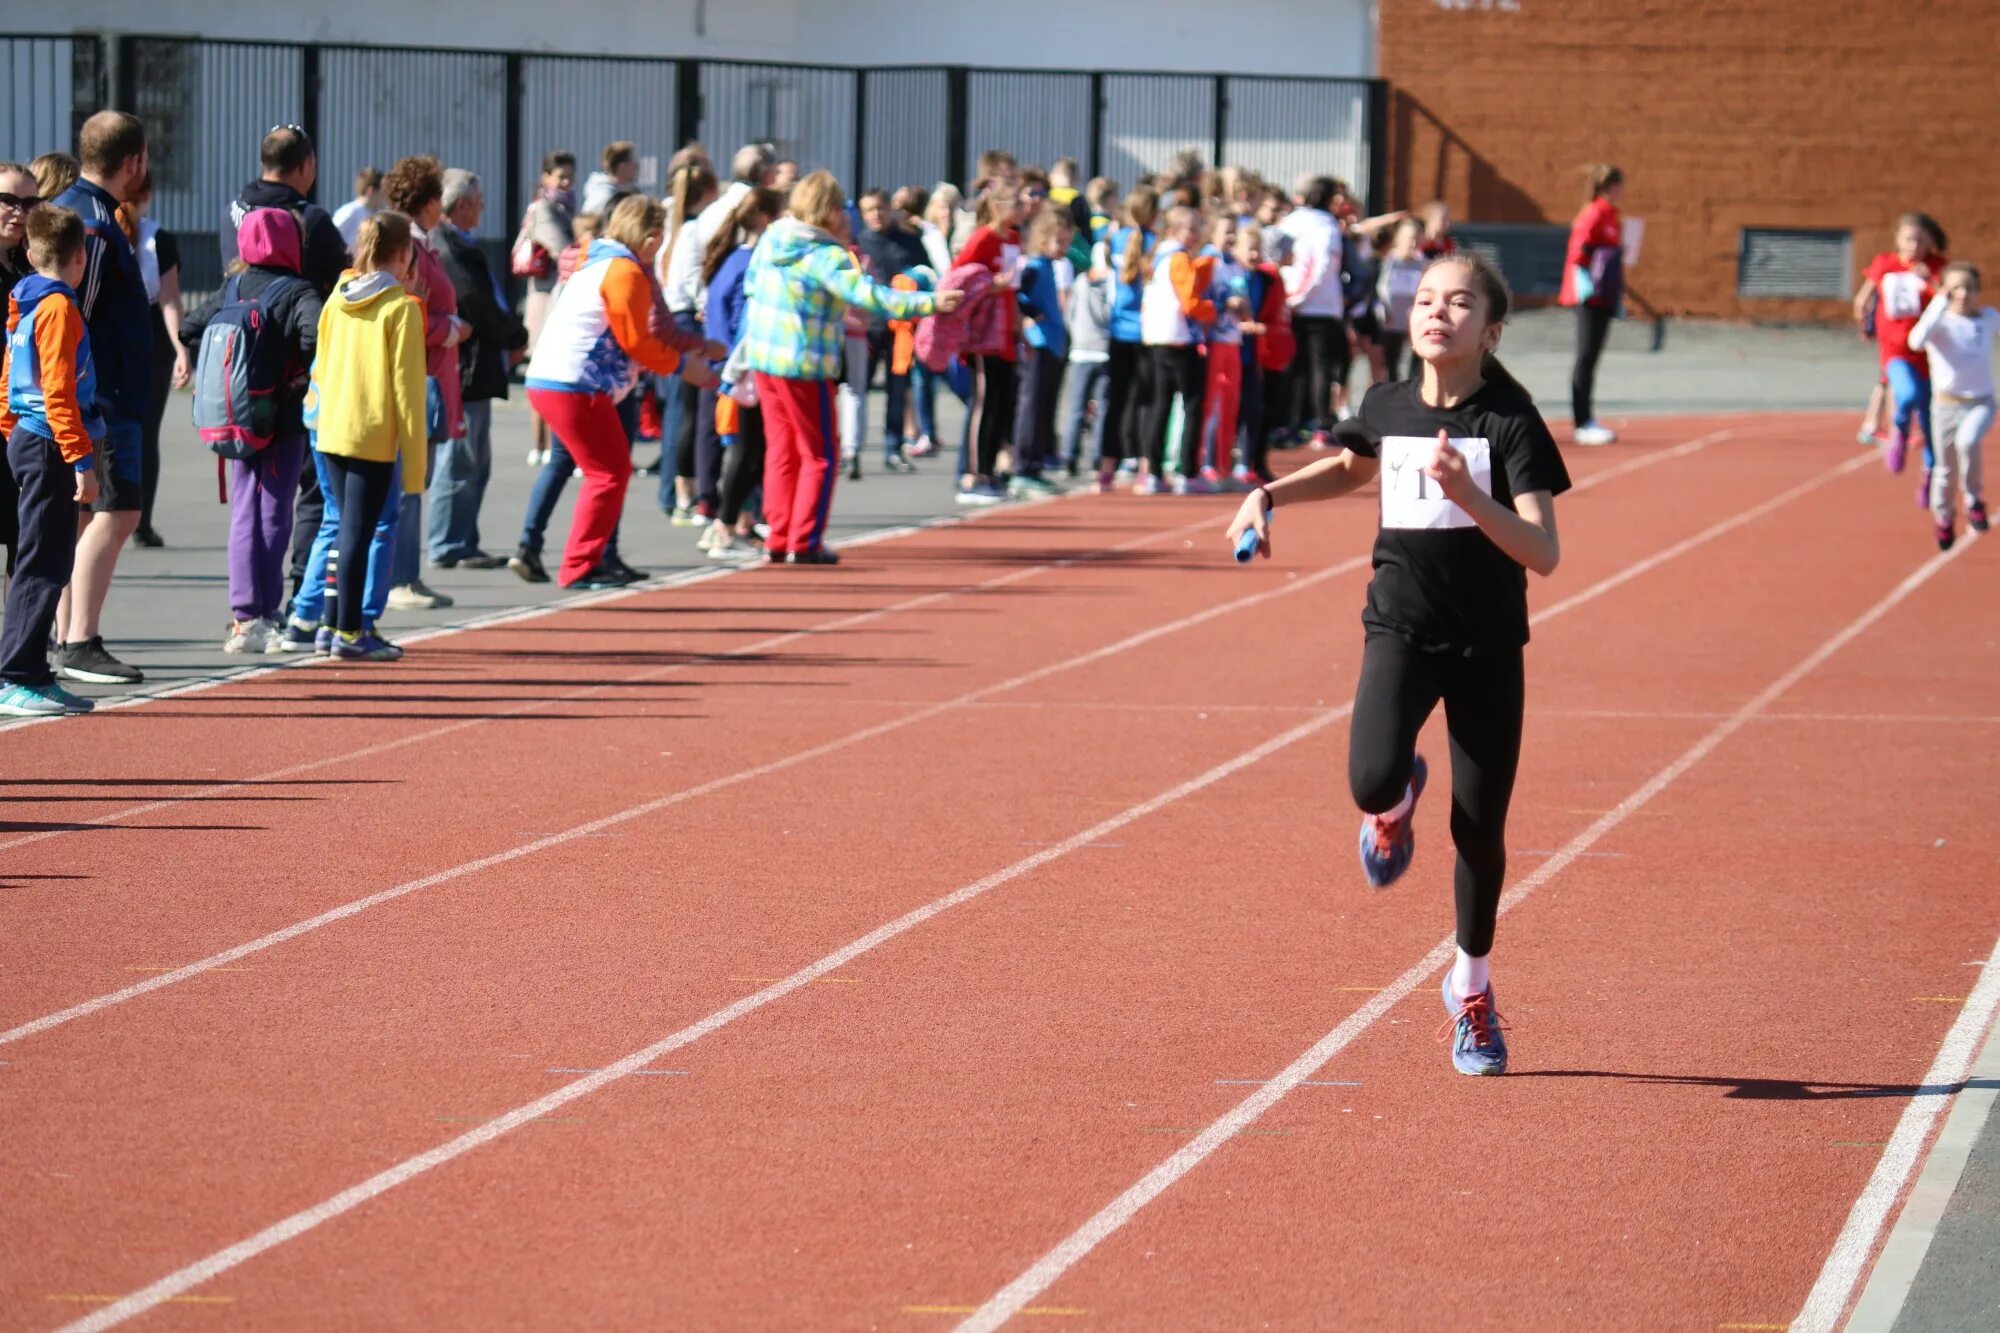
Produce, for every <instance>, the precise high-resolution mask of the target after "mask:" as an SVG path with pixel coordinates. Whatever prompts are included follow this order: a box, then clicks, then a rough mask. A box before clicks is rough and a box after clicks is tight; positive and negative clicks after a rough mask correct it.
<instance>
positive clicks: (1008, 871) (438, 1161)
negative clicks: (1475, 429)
mask: <svg viewBox="0 0 2000 1333" xmlns="http://www.w3.org/2000/svg"><path fill="white" fill-rule="evenodd" d="M1363 559H1364V560H1365V559H1366V558H1365V557H1364V558H1363ZM1356 563H1359V562H1355V561H1350V562H1348V565H1353V564H1356ZM1348 565H1341V566H1335V567H1334V568H1332V569H1328V570H1325V571H1322V572H1321V573H1320V574H1318V575H1313V576H1311V577H1312V578H1313V579H1318V578H1322V577H1327V576H1330V575H1332V574H1334V573H1336V572H1339V571H1340V570H1343V569H1345V568H1347V567H1348ZM1612 577H1614V578H1616V577H1618V576H1617V575H1613V576H1612ZM1307 581H1308V580H1307V579H1299V580H1296V581H1293V582H1289V583H1286V584H1285V585H1283V586H1282V587H1279V588H1277V589H1273V590H1271V591H1269V592H1265V593H1259V594H1257V595H1256V597H1255V598H1254V599H1246V601H1249V600H1259V601H1261V600H1268V599H1270V598H1273V597H1278V596H1283V595H1284V594H1285V593H1286V592H1288V591H1296V590H1298V588H1299V586H1300V585H1301V584H1303V583H1306V582H1307ZM1550 614H1551V613H1550V612H1544V613H1542V614H1541V615H1539V616H1536V617H1534V618H1533V620H1534V622H1535V623H1539V622H1541V621H1545V620H1547V619H1548V618H1549V615H1550ZM1147 633H1148V634H1149V635H1151V636H1153V637H1157V631H1148V632H1147ZM1099 651H1100V654H1102V652H1103V650H1099ZM1052 670H1053V669H1052V668H1044V669H1043V670H1042V671H1041V672H1040V673H1036V674H1041V675H1046V674H1051V673H1052ZM1353 710H1354V705H1353V703H1352V702H1349V703H1345V704H1342V705H1340V706H1339V707H1337V708H1330V709H1327V710H1326V711H1325V712H1323V713H1320V714H1319V715H1318V716H1316V717H1312V718H1308V719H1307V720H1305V721H1303V722H1301V723H1299V724H1298V725H1296V726H1294V727H1292V728H1290V729H1289V730H1287V731H1284V732H1280V733H1279V734H1278V735H1276V736H1274V737H1272V738H1271V739H1269V740H1267V741H1265V742H1263V743H1262V744H1261V745H1258V746H1256V747H1254V748H1252V749H1249V750H1246V751H1244V752H1243V753H1242V754H1239V755H1237V756H1236V757H1235V758H1234V759H1229V760H1226V761H1224V762H1223V763H1221V764H1218V765H1216V766H1215V767H1214V768H1211V769H1209V770H1208V771H1207V772H1205V773H1202V774H1200V775H1198V776H1196V777H1193V778H1190V779H1189V780H1188V781H1186V782H1183V783H1181V784H1180V785H1179V786H1177V787H1173V788H1170V789H1168V790H1167V791H1164V792H1161V793H1160V794H1159V795H1157V796H1154V797H1153V798H1151V799H1150V800H1147V801H1143V802H1141V803H1139V804H1138V805H1134V806H1130V807H1128V808H1127V809H1125V810H1123V811H1121V812H1120V813H1118V814H1116V815H1113V816H1112V817H1111V818H1109V819H1106V820H1104V821H1103V822H1101V823H1098V824H1095V825H1093V826H1091V827H1090V828H1087V829H1084V830H1083V831H1082V832H1081V833H1076V834H1073V835H1071V836H1070V837H1068V838H1065V839H1064V840H1063V841H1062V842H1059V843H1057V844H1055V845H1054V846H1052V847H1048V848H1045V849H1043V850H1041V851H1039V852H1036V853H1034V854H1033V855H1031V856H1027V857H1024V858H1022V859H1021V860H1019V861H1016V862H1014V863H1013V864H1012V865H1010V866H1007V867H1005V868H1004V869H1002V870H998V871H995V872H994V873H993V874H991V875H988V876H986V877H985V878H984V879H981V880H976V881H974V882H973V883H971V884H968V885H966V886H965V887H963V888H961V889H958V890H956V891H955V892H953V893H950V894H947V895H946V896H945V897H942V898H937V899H934V900H932V901H931V902H929V903H926V904H925V905H923V906H922V907H918V908H915V909H913V910H911V911H909V912H907V913H905V914H904V915H902V916H900V917H898V918H896V919H895V920H894V921H891V922H889V923H888V924H886V925H883V926H880V927H877V928H876V929H875V930H873V931H871V932H869V933H868V934H866V935H864V936H862V937H861V938H860V939H858V940H855V941H853V942H852V943H850V944H848V945H846V946H845V947H844V948H841V949H837V950H835V951H834V952H832V953H830V954H827V955H826V956H825V957H823V958H821V959H819V960H818V961H817V962H813V963H808V964H807V965H806V966H804V967H802V968H800V969H799V970H798V971H796V972H794V973H792V974H791V975H790V976H789V977H786V978H785V979H784V980H782V981H778V982H774V983H772V984H771V985H769V986H766V987H765V988H764V989H762V990H760V991H757V992H755V993H753V994H751V995H747V996H745V997H744V998H743V999H741V1000H738V1001H736V1003H734V1004H732V1005H729V1006H728V1007H727V1008H724V1009H719V1010H717V1011H716V1012H714V1013H712V1014H710V1015H709V1016H708V1017H707V1018H704V1019H702V1020H701V1021H699V1022H697V1023H695V1024H693V1025H691V1026H689V1027H685V1028H682V1029H681V1030H680V1031H679V1032H676V1033H674V1034H672V1035H671V1036H668V1037H664V1038H662V1039H661V1040H659V1041H657V1042H655V1043H654V1044H652V1045H651V1046H647V1047H644V1048H642V1049H640V1050H637V1051H634V1052H633V1053H632V1054H630V1055H628V1056H626V1057H625V1058H624V1059H622V1060H620V1061H618V1062H617V1063H616V1064H613V1065H609V1066H606V1067H605V1068H604V1069H602V1070H600V1071H599V1072H597V1073H595V1074H591V1075H589V1076H587V1077H585V1078H582V1079H579V1080H577V1081H576V1082H574V1083H570V1084H567V1085H565V1086H563V1087H561V1088H558V1089H556V1090H555V1091H554V1092H551V1093H549V1094H547V1095H546V1096H544V1097H541V1098H538V1099H537V1100H535V1101H533V1102H530V1103H528V1104H527V1105H526V1106H522V1107H519V1108H517V1109H516V1110H513V1111H510V1112H508V1113H507V1114H505V1115H503V1116H500V1117H498V1118H496V1119H494V1120H490V1121H487V1122H486V1123H485V1124H482V1125H480V1126H478V1127H477V1128H475V1129H472V1130H469V1131H467V1132H466V1133H464V1134H461V1135H459V1136H458V1137H457V1138H455V1139H452V1140H450V1141H449V1142H446V1143H442V1144H440V1145H438V1146H437V1147H436V1148H433V1149H431V1150H430V1151H428V1152H425V1153H421V1154H419V1155H418V1156H415V1157H411V1158H408V1159H406V1160H404V1161H402V1162H399V1163H398V1164H396V1165H395V1166H392V1167H390V1168H388V1169H387V1170H385V1171H382V1172H380V1173H378V1174H376V1175H374V1176H371V1177H369V1178H368V1179H367V1180H364V1181H362V1182H361V1183H360V1184H358V1185H354V1186H351V1187H350V1188H348V1189H346V1190H343V1191H341V1192H340V1193H339V1194H336V1195H334V1196H333V1197H332V1198H330V1199H327V1200H324V1201H323V1202H321V1203H318V1204H315V1205H313V1206H312V1207H310V1208H305V1209H302V1210H300V1211H299V1212H296V1213H293V1214H292V1215H291V1216H290V1217H287V1218H285V1219H283V1220H282V1221H279V1222H276V1223H274V1224H273V1225H271V1226H269V1227H266V1228H265V1229H264V1230H262V1231H260V1232H258V1233H257V1234H255V1235H253V1236H250V1237H248V1238H246V1239H244V1240H241V1241H238V1242H237V1243H236V1244H234V1245H231V1246H229V1247H227V1248H225V1249H222V1250H218V1251H217V1252H215V1253H214V1254H211V1255H209V1256H208V1257H207V1258H205V1259H202V1260H199V1261H197V1262H196V1263H193V1264H190V1265H188V1266H187V1267H185V1268H182V1269H180V1270H179V1271H177V1272H174V1273H170V1274H168V1275H167V1276H166V1277H163V1278H161V1279H159V1280H158V1281H156V1282H154V1283H152V1284H151V1285H150V1286H147V1287H145V1288H144V1289H142V1290H140V1291H136V1292H133V1293H132V1294H131V1295H129V1296H127V1297H125V1298H124V1299H122V1300H120V1301H119V1302H117V1303H116V1304H115V1305H111V1306H107V1307H106V1308H105V1309H103V1310H100V1311H98V1312H97V1313H95V1314H93V1315H91V1316H90V1317H89V1318H86V1319H82V1320H79V1321H77V1322H76V1323H74V1324H71V1325H69V1326H68V1331H69V1333H83V1331H85V1330H93V1331H94V1330H98V1329H106V1328H111V1327H114V1326H115V1325H117V1324H121V1323H123V1322H125V1321H126V1320H128V1319H131V1318H133V1317H134V1316H136V1315H140V1314H143V1313H145V1312H146V1311H147V1310H150V1309H152V1308H153V1307H154V1306H156V1305H160V1304H162V1303H164V1302H166V1301H170V1300H172V1299H173V1298H174V1297H176V1296H178V1295H180V1294H181V1293H183V1292H185V1291H187V1290H189V1289H190V1288H192V1287H197V1286H200V1285H201V1284H202V1283H204V1282H207V1281H208V1280H209V1279H211V1278H213V1277H216V1276H218V1275H220V1274H222V1273H225V1272H228V1271H229V1270H230V1269H232V1268H235V1267H237V1266H239V1265H241V1264H244V1263H247V1262H248V1261H249V1260H251V1259H254V1258H256V1257H257V1256H258V1255H260V1254H262V1253H264V1252H265V1251H266V1250H269V1249H272V1248H274V1247H275V1246H278V1245H282V1244H284V1243H285V1242H286V1241H288V1240H292V1239H294V1238H295V1237H298V1236H301V1235H303V1234H305V1233H306V1232H308V1231H310V1230H312V1229H313V1228H315V1227H317V1226H319V1225H320V1224H322V1223H324V1222H328V1221H331V1220H332V1219H333V1218H336V1217H339V1216H340V1215H341V1214H343V1213H346V1212H349V1211H351V1210H353V1209H355V1208H358V1207H360V1206H361V1205H362V1204H364V1203H366V1202H368V1201H369V1200H370V1199H373V1198H376V1197H377V1196H379V1195H381V1194H384V1193H386V1192H387V1191H389V1190H392V1189H394V1188H395V1187H396V1186H398V1185H401V1184H403V1183H404V1182H406V1181H408V1180H412V1179H414V1178H415V1177H417V1176H420V1175H422V1174H423V1173H424V1172H426V1171H429V1170H431V1169H432V1168H434V1167H438V1166H442V1165H444V1164H445V1163H447V1162H450V1161H452V1160H454V1159H455V1158H458V1157H461V1156H463V1155H464V1154H466V1153H468V1152H471V1151H472V1150H473V1149H474V1148H478V1147H480V1146H482V1145H484V1144H487V1143H490V1142H492V1141H493V1140H495V1139H497V1138H500V1137H501V1136H502V1135H504V1134H507V1133H510V1132H511V1131H513V1130H515V1129H518V1128H519V1127H521V1126H522V1125H526V1124H531V1123H533V1122H534V1121H535V1119H536V1118H537V1117H539V1116H544V1115H547V1114H549V1112H551V1111H553V1110H555V1109H557V1108H558V1107H561V1106H565V1105H567V1104H568V1103H570V1102H572V1101H574V1100H576V1099H577V1098H579V1097H586V1096H589V1095H590V1094H591V1093H593V1092H596V1091H597V1090H598V1089H600V1088H602V1087H604V1086H605V1085H607V1084H609V1083H613V1082H615V1081H617V1080H618V1079H621V1078H624V1077H625V1076H627V1075H628V1074H632V1073H636V1072H637V1071H639V1070H641V1069H643V1068H645V1067H646V1066H647V1065H650V1064H652V1063H653V1062H654V1061H656V1060H658V1059H660V1058H661V1057H662V1056H665V1055H667V1054H670V1053H671V1052H673V1051H676V1050H679V1049H681V1048H682V1047H684V1046H687V1045H689V1044H691V1043H693V1042H695V1041H698V1040H700V1039H701V1038H702V1037H705V1036H707V1035H708V1034H710V1033H712V1032H715V1031H717V1030H719V1029H721V1028H723V1027H726V1026H727V1025H729V1024H730V1023H733V1022H735V1021H736V1020H737V1019H739V1018H742V1017H744V1016H745V1015H747V1014H751V1013H755V1012H756V1011H757V1010H758V1009H761V1008H763V1007H764V1006H765V1005H767V1004H770V1003H772V1002H774V1001H776V1000H780V999H783V998H784V997H785V996H787V995H789V994H791V993H792V992H793V991H795V990H798V989H799V988H800V987H803V986H808V985H811V984H812V983H813V982H815V981H817V980H819V979H820V978H822V977H824V976H826V975H827V974H828V973H831V972H835V971H838V970H839V969H840V968H842V967H845V966H846V965H847V964H848V963H851V962H853V961H854V960H855V959H856V958H859V957H861V956H862V955H863V954H865V953H868V952H869V951H870V950H872V949H875V948H877V947H879V946H881V945H883V944H886V943H888V942H889V941H890V940H893V939H895V938H896V937H897V936H899V935H902V934H904V933H905V932H907V931H910V930H913V929H915V928H916V927H917V926H920V925H922V924H923V923H924V922H926V921H928V920H930V919H931V918H932V917H934V916H937V915H939V914H940V913H942V912H947V911H949V910H951V909H952V908H954V907H958V906H960V905H962V904H964V903H968V902H971V901H972V900H973V899H975V898H977V897H979V896H980V895H982V894H984V893H987V892H989V891H991V890H993V889H995V888H998V887H999V886H1001V885H1003V884H1006V883H1008V882H1009V881H1011V880H1014V879H1018V878H1020V877H1021V876H1022V875H1026V874H1028V873H1030V872H1032V871H1035V870H1038V869H1040V868H1041V867H1042V866H1045V865H1048V864H1049V863H1050V862H1053V861H1057V860H1060V859H1062V858H1063V857H1065V856H1068V855H1069V854H1070V853H1071V852H1074V851H1078V850H1081V849H1082V848H1085V847H1089V846H1091V845H1092V844H1094V843H1097V842H1099V841H1101V840H1103V839H1104V838H1105V836H1106V835H1108V834H1111V833H1115V832H1117V831H1118V830H1119V829H1122V828H1124V827H1125V826H1126V825H1128V824H1131V823H1134V822H1136V821H1138V820H1140V819H1144V818H1146V817H1147V816H1149V815H1151V814H1153V813H1155V812H1157V811H1159V810H1162V809H1165V808H1166V807H1167V806H1169V805H1172V804H1174V803H1175V802H1176V801H1179V800H1182V799H1183V798H1185V797H1188V796H1192V795H1193V794H1195V793H1196V792H1199V791H1201V790H1203V789H1204V788H1207V787H1210V786H1213V785H1214V784H1215V783H1218V782H1220V781H1222V780H1223V779H1224V778H1227V777H1230V776H1232V775H1234V774H1236V773H1239V772H1241V771H1243V770H1244V769H1246V768H1249V767H1251V766H1252V765H1254V764H1257V763H1261V762H1262V761H1263V760H1265V759H1267V758H1269V757H1270V756H1271V755H1274V754H1276V753H1278V752H1279V751H1281V750H1284V749H1286V748H1287V747H1289V746H1291V745H1294V744H1296V743H1297V742H1299V741H1302V740H1305V739H1307V738H1308V737H1311V736H1315V735H1318V734H1319V733H1320V732H1321V731H1324V730H1325V729H1326V728H1327V727H1329V726H1331V725H1333V724H1334V723H1335V722H1338V721H1339V720H1340V719H1342V718H1344V717H1346V716H1347V715H1348V714H1349V713H1351V712H1352V711H1353ZM1551 864H1554V863H1551ZM1543 872H1547V873H1553V872H1552V871H1550V870H1549V867H1548V866H1544V867H1543ZM1538 873H1540V872H1538ZM219 957H221V955H218V958H219ZM1311 1072H1312V1071H1310V1070H1308V1071H1306V1073H1304V1074H1301V1075H1299V1077H1298V1080H1297V1081H1300V1082H1302V1081H1304V1080H1305V1078H1306V1077H1307V1076H1308V1075H1309V1074H1310V1073H1311ZM1280 1077H1283V1075H1281V1076H1280ZM1267 1091H1268V1088H1267V1089H1262V1090H1260V1091H1259V1093H1258V1094H1257V1095H1258V1096H1262V1095H1263V1094H1264V1093H1265V1092H1267ZM1272 1100H1276V1099H1275V1098H1273V1099H1272ZM1197 1141H1198V1142H1199V1140H1197ZM1024 1304H1025V1302H1024ZM976 1317H977V1316H975V1318H976Z"/></svg>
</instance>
